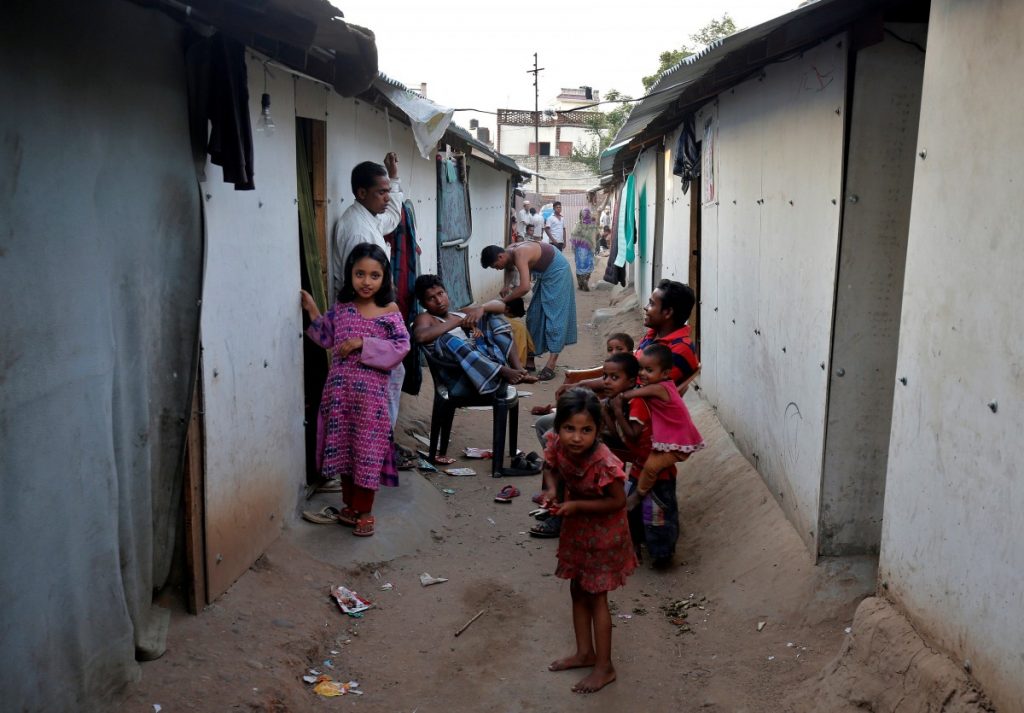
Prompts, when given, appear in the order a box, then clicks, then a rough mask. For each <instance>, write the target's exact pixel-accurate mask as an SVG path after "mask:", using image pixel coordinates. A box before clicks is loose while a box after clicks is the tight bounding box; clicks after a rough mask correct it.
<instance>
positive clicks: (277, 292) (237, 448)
mask: <svg viewBox="0 0 1024 713" xmlns="http://www.w3.org/2000/svg"><path fill="white" fill-rule="evenodd" d="M246 57H247V65H248V72H249V77H250V81H254V80H253V78H255V77H260V78H261V79H262V75H263V65H262V63H261V62H260V61H258V60H257V59H255V58H254V56H253V55H252V54H251V53H249V52H247V53H246ZM267 82H268V85H267V88H268V91H269V92H270V95H271V97H272V100H273V107H272V111H273V116H274V121H275V122H276V125H277V127H276V130H275V132H274V134H273V135H271V136H264V135H262V134H255V133H254V137H253V161H254V166H255V183H256V189H255V190H252V191H236V190H234V187H233V186H232V185H230V184H227V183H224V182H223V181H222V180H221V176H220V170H221V169H220V168H219V167H217V166H212V165H207V180H206V181H205V182H204V183H203V185H202V190H203V192H204V194H205V195H206V196H207V200H206V202H205V210H206V229H207V247H206V254H207V258H206V278H205V284H204V288H203V311H202V342H203V391H204V399H205V402H204V403H205V427H206V461H205V465H206V478H205V483H206V485H205V487H206V543H207V563H208V573H209V579H210V588H211V590H212V591H213V592H214V593H216V592H219V591H223V589H224V588H225V587H226V585H229V584H230V583H231V582H232V581H234V580H235V579H236V578H237V577H238V576H239V575H241V574H242V573H244V572H245V570H246V569H247V568H248V567H249V565H250V564H252V562H253V561H254V560H255V559H256V558H257V557H258V556H259V555H260V554H261V553H262V552H263V550H264V549H265V548H266V546H267V545H268V544H269V543H270V542H271V541H273V540H274V538H276V537H277V534H278V532H279V531H280V529H281V526H282V524H283V523H284V521H285V520H286V519H287V518H290V517H291V515H292V511H293V509H294V505H295V498H296V493H297V492H298V490H299V488H300V487H301V486H302V485H303V484H304V482H305V467H304V464H305V451H304V445H303V425H302V421H303V396H302V388H301V386H302V341H301V340H302V335H301V331H302V323H301V321H300V308H299V300H298V293H299V279H300V268H299V236H298V217H297V216H298V209H297V207H296V203H295V198H296V172H295V122H294V111H293V91H292V78H291V77H290V76H289V75H287V74H285V73H284V72H283V71H280V70H274V71H273V76H271V77H268V79H267ZM260 87H262V82H260ZM260 94H261V92H260V91H255V90H250V92H249V111H250V115H251V116H253V117H256V116H258V114H259V110H260ZM254 124H255V122H254Z"/></svg>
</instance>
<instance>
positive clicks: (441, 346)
mask: <svg viewBox="0 0 1024 713" xmlns="http://www.w3.org/2000/svg"><path fill="white" fill-rule="evenodd" d="M415 290H416V299H417V301H419V303H420V306H421V307H423V309H424V310H426V311H425V312H423V313H422V314H419V315H417V317H416V319H415V320H413V323H412V325H413V328H412V336H413V340H414V341H415V342H416V343H417V344H420V345H424V346H426V347H427V348H429V349H431V350H433V353H434V354H435V355H436V356H437V357H438V358H439V359H443V360H445V361H449V362H454V363H456V364H458V365H459V368H460V370H461V371H462V374H461V375H460V377H461V379H460V380H461V381H463V382H468V384H469V385H471V388H473V389H474V390H475V391H476V392H477V393H480V394H490V393H494V392H495V391H496V390H497V389H498V387H499V386H501V385H502V384H503V383H504V384H520V383H532V382H534V381H536V380H537V379H536V377H533V376H529V375H527V373H526V370H525V369H524V368H523V365H522V364H520V363H519V355H518V354H517V353H516V350H515V349H513V348H512V343H513V340H512V326H511V325H510V324H509V323H508V322H507V321H505V319H504V318H503V317H502V316H501V315H502V314H504V312H505V303H504V302H502V301H501V300H491V301H490V302H487V303H485V304H484V305H482V306H480V307H466V308H465V310H464V311H461V312H457V311H453V310H451V309H450V307H451V304H450V302H449V299H448V291H447V290H446V289H445V286H444V283H443V282H442V281H441V278H440V277H438V276H437V275H420V276H419V277H418V278H416V287H415Z"/></svg>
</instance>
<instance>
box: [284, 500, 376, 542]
mask: <svg viewBox="0 0 1024 713" xmlns="http://www.w3.org/2000/svg"><path fill="white" fill-rule="evenodd" d="M302 519H303V520H306V521H308V522H312V523H314V524H316V525H337V524H341V525H345V526H346V527H353V528H355V530H354V531H353V533H352V534H354V535H355V536H356V537H370V536H371V535H372V534H373V531H374V530H373V526H374V524H375V521H374V518H373V515H362V516H360V515H359V513H357V512H356V511H355V510H352V509H351V508H344V509H343V510H339V509H338V508H336V507H334V506H333V505H325V506H324V507H322V508H320V509H319V510H317V511H316V512H314V511H312V510H303V511H302Z"/></svg>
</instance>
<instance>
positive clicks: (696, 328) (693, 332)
mask: <svg viewBox="0 0 1024 713" xmlns="http://www.w3.org/2000/svg"><path fill="white" fill-rule="evenodd" d="M700 150H701V145H700V144H699V143H698V144H697V155H698V156H699V155H700ZM700 191H701V185H700V176H697V177H696V178H692V179H691V180H690V259H689V263H690V265H689V271H688V276H687V282H688V284H689V285H690V288H691V289H692V290H693V294H694V297H695V298H696V300H695V301H694V305H693V314H692V315H691V316H690V336H691V338H692V339H693V345H694V347H695V348H696V350H697V358H698V359H700V216H701V213H702V212H703V211H701V204H700V196H701V192H700Z"/></svg>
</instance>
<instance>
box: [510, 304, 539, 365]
mask: <svg viewBox="0 0 1024 713" xmlns="http://www.w3.org/2000/svg"><path fill="white" fill-rule="evenodd" d="M525 315H526V306H525V305H524V304H523V298H522V297H517V298H515V299H514V300H509V301H508V302H506V303H505V319H507V320H508V323H509V325H511V327H512V350H513V351H515V353H516V354H517V355H518V356H519V363H520V364H522V365H524V366H526V368H527V369H530V368H531V366H530V364H529V362H530V355H531V354H533V337H531V336H530V330H528V329H527V328H526V322H525V321H524V320H523V317H524V316H525Z"/></svg>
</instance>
